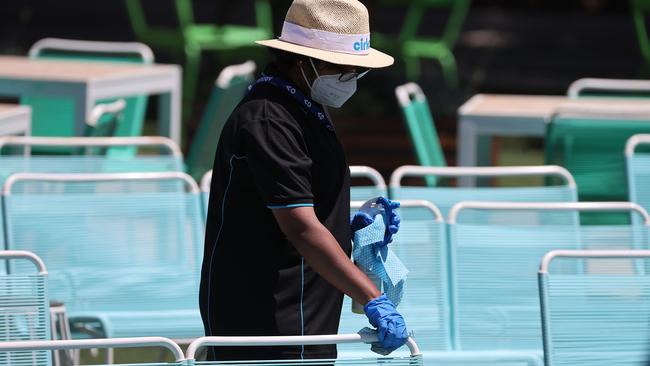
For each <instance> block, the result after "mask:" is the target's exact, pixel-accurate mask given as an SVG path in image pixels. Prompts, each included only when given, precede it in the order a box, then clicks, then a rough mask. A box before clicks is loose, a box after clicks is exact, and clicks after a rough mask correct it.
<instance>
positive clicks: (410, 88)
mask: <svg viewBox="0 0 650 366" xmlns="http://www.w3.org/2000/svg"><path fill="white" fill-rule="evenodd" d="M395 96H396V97H397V102H398V103H399V105H400V108H401V110H402V116H403V117H404V120H405V121H406V127H407V128H408V131H409V136H410V137H411V143H412V144H413V148H414V149H415V157H416V159H417V161H418V164H420V165H422V166H447V161H446V160H445V154H444V153H443V151H442V146H441V145H440V139H439V138H438V133H437V132H436V126H435V124H434V121H433V116H432V115H431V110H430V109H429V103H428V102H427V98H426V96H425V95H424V93H423V92H422V89H421V88H420V86H419V85H418V84H416V83H407V84H404V85H400V86H398V87H397V88H395ZM425 179H426V181H427V185H429V186H434V185H435V182H436V180H435V178H434V177H427V178H425Z"/></svg>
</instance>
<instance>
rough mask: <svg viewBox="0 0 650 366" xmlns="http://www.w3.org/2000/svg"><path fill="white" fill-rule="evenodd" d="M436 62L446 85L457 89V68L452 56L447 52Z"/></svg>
mask: <svg viewBox="0 0 650 366" xmlns="http://www.w3.org/2000/svg"><path fill="white" fill-rule="evenodd" d="M438 61H439V62H440V66H441V67H442V74H443V76H444V78H445V82H446V83H447V85H448V86H449V87H452V88H458V67H457V66H456V58H455V57H454V54H453V53H452V52H451V51H450V50H448V51H446V52H445V53H444V54H443V55H442V57H440V58H438Z"/></svg>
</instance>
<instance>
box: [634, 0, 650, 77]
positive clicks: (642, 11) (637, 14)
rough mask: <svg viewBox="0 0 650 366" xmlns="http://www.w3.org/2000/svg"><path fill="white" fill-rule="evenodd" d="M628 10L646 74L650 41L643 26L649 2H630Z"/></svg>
mask: <svg viewBox="0 0 650 366" xmlns="http://www.w3.org/2000/svg"><path fill="white" fill-rule="evenodd" d="M630 8H631V10H632V19H633V20H634V29H635V30H636V37H637V40H638V42H639V48H640V50H641V56H643V60H644V61H645V69H644V70H645V71H646V72H647V71H648V68H649V67H650V39H649V34H648V30H647V29H646V25H645V18H646V16H647V14H648V13H649V12H650V0H630Z"/></svg>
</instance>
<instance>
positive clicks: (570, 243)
mask: <svg viewBox="0 0 650 366" xmlns="http://www.w3.org/2000/svg"><path fill="white" fill-rule="evenodd" d="M583 211H591V212H601V213H604V212H618V213H619V214H624V215H630V214H634V215H640V216H641V217H642V219H643V222H644V225H582V226H581V225H579V224H578V213H579V212H583ZM649 225H650V216H649V215H648V213H647V212H646V211H645V210H643V208H641V207H640V206H639V205H636V204H633V203H625V202H622V203H621V202H604V203H595V202H579V203H578V202H568V203H564V202H560V203H558V202H550V203H549V202H544V203H535V202H518V203H515V202H460V203H458V204H456V205H455V206H454V207H453V208H452V210H451V211H450V214H449V227H448V229H449V244H450V258H451V265H450V267H451V273H452V276H453V278H452V293H453V297H452V300H453V302H452V309H453V311H454V318H453V319H454V321H455V322H454V328H453V331H454V334H455V336H456V339H455V341H456V342H457V343H456V344H457V345H458V347H459V349H462V350H474V349H479V350H490V349H519V350H524V349H531V350H534V349H537V350H541V348H542V338H541V324H540V311H539V302H538V296H537V292H536V276H535V273H536V270H537V266H538V264H539V259H540V258H541V257H542V256H543V255H544V254H545V253H547V252H548V251H550V250H554V249H603V248H612V246H614V248H617V249H620V248H625V249H633V248H645V247H647V245H648V233H649V232H648V228H649ZM585 270H586V269H585Z"/></svg>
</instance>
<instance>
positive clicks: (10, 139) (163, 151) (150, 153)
mask: <svg viewBox="0 0 650 366" xmlns="http://www.w3.org/2000/svg"><path fill="white" fill-rule="evenodd" d="M37 147H43V148H45V149H57V148H64V149H66V150H67V151H68V152H69V154H66V155H59V154H45V155H31V154H30V152H31V151H32V150H33V149H34V148H37ZM114 147H127V148H133V149H134V151H135V152H136V153H137V155H135V156H132V157H131V156H116V155H106V154H104V152H105V151H106V149H110V148H114ZM5 148H6V149H5ZM3 150H9V154H6V152H7V151H5V154H3V153H1V152H2V151H3ZM182 170H183V154H182V152H181V150H180V148H179V147H178V145H176V144H175V143H174V142H173V141H172V140H170V139H168V138H166V137H74V138H72V137H29V136H3V137H0V183H1V182H4V181H5V180H6V179H7V178H8V177H9V176H10V175H12V174H14V173H124V172H161V171H176V172H178V171H182Z"/></svg>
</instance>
